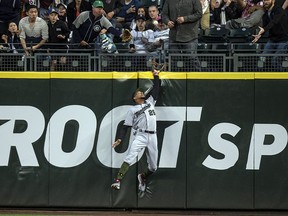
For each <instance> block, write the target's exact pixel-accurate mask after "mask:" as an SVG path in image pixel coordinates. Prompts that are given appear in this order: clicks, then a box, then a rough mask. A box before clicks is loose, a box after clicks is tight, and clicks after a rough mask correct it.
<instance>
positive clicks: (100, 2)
mask: <svg viewBox="0 0 288 216" xmlns="http://www.w3.org/2000/svg"><path fill="white" fill-rule="evenodd" d="M92 7H93V8H99V7H101V8H104V5H103V2H102V1H98V0H97V1H95V2H94V3H93V5H92Z"/></svg>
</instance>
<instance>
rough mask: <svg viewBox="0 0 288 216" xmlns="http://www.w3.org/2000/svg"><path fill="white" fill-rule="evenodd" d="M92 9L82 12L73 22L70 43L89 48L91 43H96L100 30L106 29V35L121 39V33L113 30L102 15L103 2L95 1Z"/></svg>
mask: <svg viewBox="0 0 288 216" xmlns="http://www.w3.org/2000/svg"><path fill="white" fill-rule="evenodd" d="M92 7H93V8H92V11H84V12H82V13H81V14H80V15H79V16H78V17H77V18H76V20H75V21H74V22H73V34H72V42H73V43H79V44H80V46H81V47H90V44H91V43H95V42H96V39H97V37H98V36H99V34H100V33H101V30H102V29H106V30H107V32H108V33H111V34H113V35H115V36H117V37H121V33H122V32H120V31H118V30H117V29H115V28H114V27H113V26H112V24H111V22H110V21H109V20H108V19H107V18H106V17H105V16H104V15H103V13H104V10H103V8H104V5H103V2H102V1H98V0H97V1H95V2H94V3H93V5H92Z"/></svg>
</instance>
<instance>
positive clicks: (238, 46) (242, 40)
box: [227, 28, 260, 53]
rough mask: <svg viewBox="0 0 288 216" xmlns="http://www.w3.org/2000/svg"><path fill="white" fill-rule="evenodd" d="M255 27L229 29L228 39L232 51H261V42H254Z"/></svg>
mask: <svg viewBox="0 0 288 216" xmlns="http://www.w3.org/2000/svg"><path fill="white" fill-rule="evenodd" d="M253 34H255V28H239V29H231V30H229V34H228V36H227V39H228V41H229V42H230V43H231V51H232V53H234V52H236V53H257V52H259V50H260V49H259V48H260V46H259V44H258V43H255V44H253V43H252V40H253V36H252V35H253Z"/></svg>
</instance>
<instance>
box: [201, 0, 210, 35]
mask: <svg viewBox="0 0 288 216" xmlns="http://www.w3.org/2000/svg"><path fill="white" fill-rule="evenodd" d="M200 2H201V6H202V18H201V21H200V28H201V29H203V30H206V29H208V28H209V27H210V10H209V0H200Z"/></svg>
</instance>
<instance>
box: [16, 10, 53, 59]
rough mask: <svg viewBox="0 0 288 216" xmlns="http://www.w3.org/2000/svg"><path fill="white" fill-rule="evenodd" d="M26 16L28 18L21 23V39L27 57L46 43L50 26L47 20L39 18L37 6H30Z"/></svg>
mask: <svg viewBox="0 0 288 216" xmlns="http://www.w3.org/2000/svg"><path fill="white" fill-rule="evenodd" d="M26 14H27V16H26V17H24V18H22V19H21V20H20V22H19V31H20V36H19V37H20V41H21V45H22V47H23V49H24V51H25V53H26V55H30V54H31V53H32V52H35V51H36V50H38V49H39V48H40V47H41V46H43V45H44V44H45V43H46V41H47V40H48V38H49V35H48V25H47V23H46V21H45V20H43V19H42V18H40V17H38V8H37V6H36V5H29V6H28V7H27V8H26Z"/></svg>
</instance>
